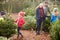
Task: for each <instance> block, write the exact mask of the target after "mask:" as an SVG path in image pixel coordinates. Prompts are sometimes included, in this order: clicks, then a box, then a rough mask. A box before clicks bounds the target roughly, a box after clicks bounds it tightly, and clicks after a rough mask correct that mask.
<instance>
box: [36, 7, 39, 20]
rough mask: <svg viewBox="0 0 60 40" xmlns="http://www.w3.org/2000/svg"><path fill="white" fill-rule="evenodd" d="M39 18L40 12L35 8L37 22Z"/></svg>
mask: <svg viewBox="0 0 60 40" xmlns="http://www.w3.org/2000/svg"><path fill="white" fill-rule="evenodd" d="M39 17H40V12H39V10H38V8H37V9H36V19H37V20H38V19H39Z"/></svg>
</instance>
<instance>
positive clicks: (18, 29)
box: [17, 27, 22, 36]
mask: <svg viewBox="0 0 60 40" xmlns="http://www.w3.org/2000/svg"><path fill="white" fill-rule="evenodd" d="M20 30H21V28H20V27H18V28H17V31H18V36H19V35H22V34H21V32H20Z"/></svg>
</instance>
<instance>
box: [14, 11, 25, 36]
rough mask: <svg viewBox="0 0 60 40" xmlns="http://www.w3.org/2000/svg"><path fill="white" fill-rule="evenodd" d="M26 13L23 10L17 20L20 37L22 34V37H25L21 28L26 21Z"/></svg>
mask: <svg viewBox="0 0 60 40" xmlns="http://www.w3.org/2000/svg"><path fill="white" fill-rule="evenodd" d="M24 14H25V12H22V11H21V12H19V13H18V15H19V16H18V18H17V20H16V21H15V22H16V23H17V26H18V29H17V31H18V37H19V35H21V37H23V35H22V33H21V32H20V30H21V28H22V26H23V24H24V23H25V21H24V18H23V17H24Z"/></svg>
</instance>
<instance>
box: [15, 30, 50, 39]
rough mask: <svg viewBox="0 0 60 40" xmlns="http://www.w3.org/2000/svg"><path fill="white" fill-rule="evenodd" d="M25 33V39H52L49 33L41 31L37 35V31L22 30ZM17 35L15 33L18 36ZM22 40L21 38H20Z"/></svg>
mask: <svg viewBox="0 0 60 40" xmlns="http://www.w3.org/2000/svg"><path fill="white" fill-rule="evenodd" d="M21 33H22V34H23V36H24V37H23V40H50V36H49V33H43V32H41V33H40V35H36V34H35V31H28V30H21ZM16 36H17V35H14V38H16ZM20 40H21V39H20Z"/></svg>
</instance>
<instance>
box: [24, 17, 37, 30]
mask: <svg viewBox="0 0 60 40" xmlns="http://www.w3.org/2000/svg"><path fill="white" fill-rule="evenodd" d="M31 28H33V29H35V28H36V20H35V18H34V16H26V17H25V25H24V27H23V29H24V30H29V29H31Z"/></svg>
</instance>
